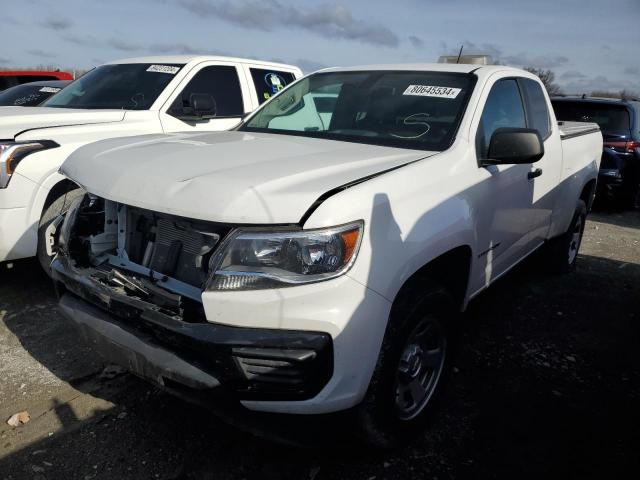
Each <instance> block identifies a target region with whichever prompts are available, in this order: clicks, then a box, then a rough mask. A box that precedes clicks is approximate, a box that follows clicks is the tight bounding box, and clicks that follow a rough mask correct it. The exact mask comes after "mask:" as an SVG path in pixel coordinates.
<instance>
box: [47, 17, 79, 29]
mask: <svg viewBox="0 0 640 480" xmlns="http://www.w3.org/2000/svg"><path fill="white" fill-rule="evenodd" d="M40 25H42V26H43V27H45V28H48V29H50V30H68V29H69V28H71V26H72V25H73V22H72V21H71V20H69V19H68V18H58V17H51V18H47V19H46V20H44V21H43V22H41V23H40Z"/></svg>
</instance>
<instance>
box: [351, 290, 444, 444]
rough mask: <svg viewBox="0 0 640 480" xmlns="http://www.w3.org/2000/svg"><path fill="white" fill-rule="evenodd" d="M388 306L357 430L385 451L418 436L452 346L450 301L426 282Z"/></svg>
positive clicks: (437, 393) (427, 418)
mask: <svg viewBox="0 0 640 480" xmlns="http://www.w3.org/2000/svg"><path fill="white" fill-rule="evenodd" d="M403 298H404V300H401V303H400V304H399V305H394V308H393V310H392V314H391V317H390V319H389V325H388V327H387V331H386V333H385V337H384V340H383V343H382V348H381V350H380V355H379V357H378V362H377V365H376V369H375V371H374V374H373V377H372V379H371V382H370V385H369V389H368V391H367V394H366V396H365V399H364V401H363V402H362V404H361V405H360V406H359V407H357V409H356V412H355V413H356V418H357V421H358V430H359V432H360V433H361V436H363V437H364V440H365V441H366V442H367V443H368V444H369V445H371V446H374V447H377V448H391V447H394V446H397V445H399V444H402V443H405V442H407V441H409V440H411V439H412V438H413V437H415V436H416V435H417V434H419V433H420V432H422V430H423V429H424V428H425V426H426V424H427V422H428V420H429V418H430V416H431V413H432V412H433V411H434V409H435V406H436V404H437V399H438V397H439V394H440V391H441V389H442V384H443V382H444V380H445V378H446V376H447V373H448V370H449V363H450V361H449V360H450V357H451V350H452V346H453V343H454V336H453V335H452V317H453V315H454V314H455V309H454V308H453V302H452V299H451V296H450V295H449V294H448V292H447V291H446V290H444V289H443V288H442V287H439V286H438V285H436V284H435V283H433V282H431V281H426V282H425V283H424V284H422V285H419V286H416V287H415V288H412V289H411V292H408V294H404V295H403Z"/></svg>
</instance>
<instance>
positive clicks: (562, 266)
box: [547, 200, 587, 273]
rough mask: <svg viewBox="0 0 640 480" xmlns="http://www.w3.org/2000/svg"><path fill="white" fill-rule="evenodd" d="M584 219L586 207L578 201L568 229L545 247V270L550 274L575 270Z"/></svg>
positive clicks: (585, 217)
mask: <svg viewBox="0 0 640 480" xmlns="http://www.w3.org/2000/svg"><path fill="white" fill-rule="evenodd" d="M586 219H587V206H586V205H585V203H584V202H583V201H582V200H578V203H577V204H576V209H575V212H574V214H573V218H572V219H571V223H570V224H569V229H568V230H567V231H566V232H565V233H563V234H562V235H560V236H559V237H556V238H554V239H552V240H550V241H549V244H548V245H547V269H548V270H549V271H550V272H552V273H569V272H572V271H574V270H575V268H576V263H577V261H578V251H579V250H580V244H581V243H582V235H583V234H584V226H585V222H586Z"/></svg>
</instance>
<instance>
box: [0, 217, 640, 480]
mask: <svg viewBox="0 0 640 480" xmlns="http://www.w3.org/2000/svg"><path fill="white" fill-rule="evenodd" d="M538 263H539V262H536V258H535V257H532V259H530V260H527V261H526V262H525V263H523V264H522V265H521V266H519V267H518V268H517V269H516V270H515V271H513V272H512V273H510V274H509V275H507V276H506V277H505V278H503V279H502V280H501V281H499V282H497V284H496V285H495V286H494V287H493V288H491V289H490V290H489V291H487V292H486V293H484V294H483V295H481V296H480V297H478V298H477V299H476V300H474V301H473V302H472V303H471V305H470V308H469V311H468V312H467V314H466V315H465V317H464V328H463V331H464V333H463V335H462V337H463V338H462V342H461V346H460V348H459V351H458V352H457V354H456V358H455V362H454V365H455V369H454V374H453V375H452V378H451V382H450V383H449V385H448V387H447V390H446V392H445V395H444V398H443V402H442V406H441V409H440V411H439V414H438V415H437V416H436V418H435V419H434V423H433V425H432V426H431V428H430V430H429V431H428V432H427V433H426V434H425V435H424V436H423V437H422V438H421V439H419V440H418V441H416V442H414V443H412V444H411V445H409V446H407V447H404V448H402V449H399V450H397V451H394V452H383V453H381V452H371V451H367V450H364V449H361V448H358V447H357V446H355V445H349V443H347V444H346V445H345V443H344V442H343V441H342V439H344V438H348V436H347V435H346V433H345V431H344V428H340V427H339V426H338V425H337V424H332V423H331V422H327V425H326V430H327V435H326V436H325V437H326V438H325V437H323V438H322V442H321V446H318V447H315V448H312V449H309V448H306V449H300V448H295V447H291V446H283V445H282V444H279V443H275V442H272V441H269V440H267V439H265V438H262V437H255V436H253V435H251V434H249V433H245V432H243V431H240V430H237V429H235V428H233V427H230V426H227V425H226V424H224V423H222V422H219V421H218V420H216V419H215V418H214V417H213V416H211V415H210V414H209V413H208V412H206V411H205V410H203V409H201V408H199V407H194V406H191V405H189V404H186V403H184V402H182V401H181V400H179V399H175V398H173V397H171V396H169V395H167V394H165V393H163V392H161V391H159V390H157V389H155V388H154V387H152V386H149V385H147V384H145V383H144V382H142V381H140V380H138V379H136V378H134V377H132V376H130V375H127V374H117V372H103V365H102V362H101V361H100V360H99V358H97V357H96V356H95V354H94V353H92V352H91V351H90V350H88V349H86V348H85V347H83V346H82V345H81V344H79V343H78V340H77V338H76V335H75V332H74V330H73V328H72V327H71V326H70V325H68V324H67V323H66V322H65V321H64V320H63V319H62V318H61V317H60V315H59V314H58V313H57V311H56V300H55V296H54V293H53V290H52V288H51V286H50V284H49V282H48V280H47V279H46V278H45V276H44V274H43V273H42V272H41V271H39V269H38V267H37V264H36V262H32V261H25V262H19V263H16V264H15V266H14V268H13V269H12V270H8V271H7V270H1V271H0V421H1V422H2V423H1V424H0V479H23V478H33V479H40V480H42V479H87V480H88V479H94V478H95V479H111V478H133V479H143V478H144V479H147V478H151V479H185V480H186V479H307V480H313V479H316V480H322V479H364V480H368V479H410V478H434V479H435V478H438V479H446V478H460V477H465V478H468V477H474V478H549V477H553V478H558V477H564V478H581V479H584V478H640V453H639V452H640V348H639V345H640V213H633V212H624V213H619V212H596V213H594V214H592V215H591V216H590V221H589V222H588V224H587V227H586V232H585V240H584V243H583V246H582V250H581V257H580V259H579V266H578V269H577V271H576V272H575V273H573V274H570V275H566V276H549V275H547V274H545V273H543V272H541V271H540V270H539V268H538V267H537V264H538ZM114 374H115V376H114ZM22 410H27V411H28V412H29V414H30V416H31V420H30V421H29V422H28V423H26V424H24V425H21V426H19V427H16V428H12V427H10V426H9V425H7V424H6V423H5V421H6V420H7V419H8V418H9V417H10V416H11V415H13V414H14V413H17V412H19V411H22ZM283 422H284V423H286V421H283ZM284 423H283V425H284ZM335 444H338V446H336V445H335Z"/></svg>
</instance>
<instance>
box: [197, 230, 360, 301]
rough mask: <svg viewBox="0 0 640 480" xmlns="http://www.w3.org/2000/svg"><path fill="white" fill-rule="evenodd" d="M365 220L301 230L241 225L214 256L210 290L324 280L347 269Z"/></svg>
mask: <svg viewBox="0 0 640 480" xmlns="http://www.w3.org/2000/svg"><path fill="white" fill-rule="evenodd" d="M362 231H363V222H362V221H357V222H353V223H349V224H347V225H341V226H337V227H331V228H325V229H318V230H298V231H265V230H257V229H238V230H236V231H235V232H233V233H232V234H231V235H230V236H229V238H228V239H227V240H226V241H225V242H224V244H223V245H222V246H221V247H220V249H219V251H218V253H217V254H216V255H215V256H214V257H213V258H212V259H211V268H210V271H211V272H213V275H212V277H211V279H210V281H209V284H208V286H207V288H208V289H209V290H256V289H265V288H281V287H287V286H293V285H301V284H306V283H313V282H319V281H323V280H328V279H331V278H335V277H337V276H339V275H342V274H343V273H345V272H346V271H347V270H348V269H349V268H350V267H351V265H352V264H353V262H354V260H355V258H356V255H357V252H358V248H359V247H360V243H361V240H362Z"/></svg>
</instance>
